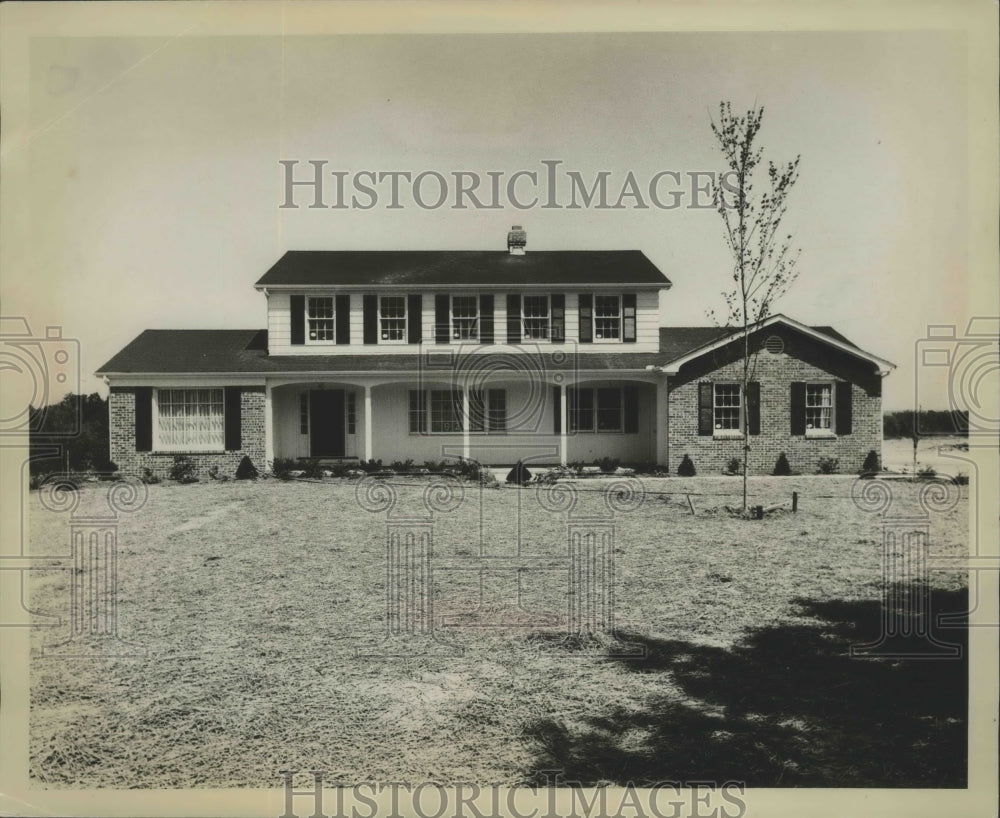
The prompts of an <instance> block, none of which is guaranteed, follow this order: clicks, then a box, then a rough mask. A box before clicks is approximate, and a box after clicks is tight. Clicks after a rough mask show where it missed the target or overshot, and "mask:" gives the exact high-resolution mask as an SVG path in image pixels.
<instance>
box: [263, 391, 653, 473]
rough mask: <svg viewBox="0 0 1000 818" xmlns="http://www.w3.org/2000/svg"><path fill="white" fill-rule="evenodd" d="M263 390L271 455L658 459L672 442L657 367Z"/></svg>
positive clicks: (498, 461)
mask: <svg viewBox="0 0 1000 818" xmlns="http://www.w3.org/2000/svg"><path fill="white" fill-rule="evenodd" d="M265 396H266V400H265V403H266V423H265V433H266V444H267V459H268V460H269V461H270V462H273V460H274V459H275V458H290V459H301V460H304V459H310V458H315V459H321V460H330V461H347V462H350V461H368V460H373V459H374V460H381V461H382V462H383V463H384V464H386V465H388V464H390V463H394V462H406V461H408V460H410V461H413V463H414V464H416V465H422V464H423V463H426V462H430V461H432V462H435V463H437V462H440V461H442V460H448V459H454V458H458V457H462V458H472V459H475V460H478V461H479V462H481V463H484V464H486V465H493V466H505V465H512V464H514V463H516V462H518V461H523V462H526V463H534V464H537V465H558V464H566V463H574V462H581V463H592V462H594V461H597V460H600V459H602V458H610V459H614V460H618V461H619V462H621V463H623V464H628V463H655V462H660V460H661V459H662V458H663V454H661V452H660V449H661V446H665V440H666V428H665V424H666V405H665V400H666V395H665V389H664V388H663V386H662V384H660V383H658V380H657V379H656V377H655V374H653V373H650V374H648V375H647V374H646V373H642V374H641V375H639V373H634V374H632V375H631V376H629V377H624V376H619V377H615V376H614V375H611V374H610V373H606V372H605V373H599V374H596V373H595V374H594V375H593V376H590V375H587V374H585V373H580V375H579V377H577V378H575V379H573V380H570V379H569V378H567V377H565V376H561V375H555V376H554V377H551V378H548V379H544V380H542V379H537V378H524V377H522V378H516V377H510V376H509V375H505V376H503V377H489V378H478V379H473V380H469V381H465V382H455V381H454V380H452V379H450V378H446V377H434V378H430V377H414V375H413V373H399V374H398V375H394V376H391V377H390V376H383V375H380V376H378V377H374V376H365V377H358V376H353V377H349V378H345V377H337V376H328V377H320V378H317V377H310V378H309V379H308V380H306V379H303V378H297V379H296V378H291V377H289V378H272V379H269V380H268V382H267V384H266V387H265ZM658 419H661V422H660V423H658Z"/></svg>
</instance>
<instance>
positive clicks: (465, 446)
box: [462, 384, 472, 460]
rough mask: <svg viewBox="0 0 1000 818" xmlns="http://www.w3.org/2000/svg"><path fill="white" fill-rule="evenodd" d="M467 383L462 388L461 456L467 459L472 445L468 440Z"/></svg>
mask: <svg viewBox="0 0 1000 818" xmlns="http://www.w3.org/2000/svg"><path fill="white" fill-rule="evenodd" d="M468 386H469V385H468V384H466V385H465V388H464V389H462V457H464V458H465V459H466V460H468V459H469V458H470V457H471V456H472V446H471V445H470V440H469V426H470V425H471V424H470V423H469V418H470V416H471V412H470V411H469V389H468Z"/></svg>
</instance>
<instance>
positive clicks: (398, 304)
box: [378, 295, 406, 344]
mask: <svg viewBox="0 0 1000 818" xmlns="http://www.w3.org/2000/svg"><path fill="white" fill-rule="evenodd" d="M378 320H379V330H380V337H381V339H382V341H384V342H386V343H397V344H405V343H406V296H404V295H383V296H380V297H379V300H378Z"/></svg>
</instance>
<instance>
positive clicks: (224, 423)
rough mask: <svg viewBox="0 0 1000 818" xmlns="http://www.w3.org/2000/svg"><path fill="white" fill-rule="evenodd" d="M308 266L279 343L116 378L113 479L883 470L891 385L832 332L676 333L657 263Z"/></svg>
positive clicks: (471, 256) (342, 257)
mask: <svg viewBox="0 0 1000 818" xmlns="http://www.w3.org/2000/svg"><path fill="white" fill-rule="evenodd" d="M507 244H508V246H507V250H506V252H505V251H468V252H466V251H461V252H455V251H440V252H437V251H435V252H428V251H415V252H399V251H350V252H346V251H312V252H307V251H290V252H288V253H286V254H285V255H284V256H283V257H282V258H281V259H280V260H279V261H278V262H277V263H276V264H275V265H274V266H273V267H272V268H271V269H270V270H268V271H267V272H266V273H265V274H264V276H263V277H261V278H260V280H259V281H257V283H256V285H255V286H256V289H257V290H259V291H260V292H261V293H262V294H263V295H264V297H265V299H266V301H267V329H266V330H147V331H145V332H143V333H142V334H141V335H139V336H138V337H137V338H136V339H135V340H133V341H132V342H131V343H130V344H129V345H128V346H126V347H125V348H124V349H123V350H122V351H121V352H120V353H118V354H117V355H116V356H115V357H114V358H112V359H111V360H110V361H109V362H108V363H107V364H105V365H104V366H103V367H101V369H100V370H99V372H98V374H99V375H102V376H104V378H105V379H106V381H107V383H108V385H109V387H110V417H111V458H112V460H113V461H114V462H115V463H116V464H117V465H118V467H119V468H120V469H121V470H122V471H123V472H130V473H138V472H140V471H141V470H142V469H144V468H148V469H150V470H151V471H152V472H154V473H157V474H160V475H163V474H165V473H166V472H167V471H169V468H170V465H171V462H172V460H173V457H174V456H175V455H177V454H185V455H187V456H189V457H190V458H191V459H192V460H194V461H195V462H196V464H197V466H198V469H199V471H201V472H203V473H204V472H206V471H207V470H208V469H209V468H210V467H211V466H213V465H214V466H218V467H219V469H220V470H221V472H222V473H232V472H233V471H234V470H235V468H236V466H237V464H238V463H239V461H240V460H242V458H243V457H244V456H249V457H250V459H251V461H252V462H253V463H254V465H256V466H257V467H258V468H259V469H261V470H266V469H268V468H269V467H270V464H271V463H273V461H274V459H275V458H300V459H304V458H321V459H325V460H331V461H333V460H339V459H347V460H371V459H379V460H382V461H383V462H384V463H386V464H388V463H390V462H392V461H405V460H413V461H415V462H416V463H417V464H421V463H423V462H424V461H428V460H433V461H440V460H444V459H449V458H455V457H472V458H475V459H476V460H479V461H480V462H483V463H488V464H494V465H508V464H512V463H514V462H516V461H518V460H523V461H525V462H527V463H532V464H557V463H571V462H579V461H583V462H592V461H594V460H596V459H599V458H605V457H608V458H614V459H617V460H619V461H621V462H622V463H626V464H627V463H653V462H655V463H658V464H660V465H663V466H666V467H667V468H668V469H670V470H671V471H673V470H675V469H676V467H677V464H678V462H679V461H680V459H681V458H682V457H683V456H684V455H685V454H687V455H689V456H690V457H691V458H692V460H693V461H694V462H695V465H696V466H697V468H698V469H699V472H701V473H712V472H716V473H717V472H718V471H719V470H721V469H722V468H723V467H724V466H725V464H726V463H727V461H728V460H729V459H730V458H732V457H742V454H743V446H742V434H743V432H742V430H743V429H744V425H745V422H748V423H749V433H750V434H751V435H753V436H755V440H754V441H753V444H752V449H751V462H750V468H751V471H753V472H769V471H770V470H771V469H772V468H773V466H774V462H775V459H776V457H777V455H778V454H779V452H782V451H784V452H786V453H787V455H788V458H789V460H790V461H791V463H792V466H793V468H796V469H798V470H801V471H804V472H811V471H814V470H815V466H816V462H817V461H818V459H819V458H820V457H823V456H827V457H837V458H839V459H840V460H841V463H842V464H843V465H844V467H845V468H846V469H850V470H856V469H857V468H859V467H860V466H861V463H862V460H863V459H864V457H865V455H866V454H867V452H868V451H869V450H871V449H874V450H876V451H877V452H878V451H881V378H882V377H883V376H884V375H885V374H887V373H888V371H889V370H890V369H891V368H892V364H890V363H889V362H887V361H884V360H882V359H881V358H878V357H877V356H874V355H871V354H870V353H867V352H864V351H863V350H861V349H859V348H857V347H856V346H854V345H853V344H852V343H850V342H849V341H848V340H847V339H845V338H844V337H843V336H841V335H840V334H838V333H837V332H836V331H834V330H833V329H831V328H829V327H807V326H804V325H802V324H799V323H798V322H795V321H793V320H791V319H788V318H785V317H784V316H774V317H772V318H770V319H768V320H767V321H764V322H763V323H762V324H761V325H760V326H758V327H756V328H755V329H754V331H753V333H752V338H751V341H752V343H753V345H754V349H755V350H759V352H758V354H757V356H756V375H755V380H754V382H753V383H751V384H750V388H749V389H747V390H746V394H744V390H743V389H742V388H741V386H740V383H739V381H740V376H739V368H740V366H739V362H740V360H741V355H742V350H743V342H742V332H741V331H736V330H731V329H725V328H718V327H676V328H671V327H661V326H660V311H659V298H660V293H661V291H664V290H667V289H669V288H670V286H671V283H670V281H669V280H668V279H667V278H666V276H664V275H663V273H662V272H660V271H659V270H658V269H657V268H656V267H655V266H654V265H653V264H652V263H651V262H650V261H649V260H648V259H647V258H646V257H645V255H643V254H642V253H641V252H639V251H566V252H526V236H525V233H524V231H523V230H521V229H520V228H518V227H515V228H514V229H513V230H512V231H511V232H510V233H509V234H508V241H507Z"/></svg>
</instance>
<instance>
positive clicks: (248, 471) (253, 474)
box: [236, 455, 260, 480]
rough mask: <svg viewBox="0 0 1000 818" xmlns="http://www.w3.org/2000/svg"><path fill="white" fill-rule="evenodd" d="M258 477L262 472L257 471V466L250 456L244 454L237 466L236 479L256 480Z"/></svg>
mask: <svg viewBox="0 0 1000 818" xmlns="http://www.w3.org/2000/svg"><path fill="white" fill-rule="evenodd" d="M258 477H260V472H258V471H257V467H256V466H255V465H254V464H253V462H252V461H251V460H250V458H249V457H247V456H246V455H243V459H242V460H241V461H240V465H238V466H237V467H236V479H237V480H256V479H257V478H258Z"/></svg>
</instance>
